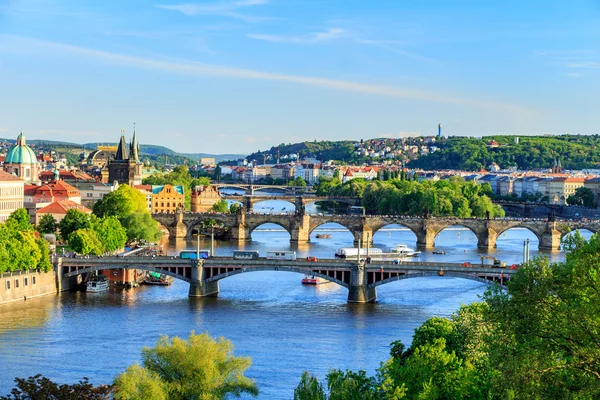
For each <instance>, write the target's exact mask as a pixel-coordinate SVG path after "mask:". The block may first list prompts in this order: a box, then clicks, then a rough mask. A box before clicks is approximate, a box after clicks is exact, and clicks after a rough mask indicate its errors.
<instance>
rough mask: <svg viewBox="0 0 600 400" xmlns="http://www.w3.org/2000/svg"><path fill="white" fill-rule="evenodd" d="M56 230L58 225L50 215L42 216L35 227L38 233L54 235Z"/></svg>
mask: <svg viewBox="0 0 600 400" xmlns="http://www.w3.org/2000/svg"><path fill="white" fill-rule="evenodd" d="M57 229H58V223H57V222H56V220H55V219H54V217H53V216H52V215H51V214H44V215H42V218H40V222H39V223H38V225H37V231H38V232H39V233H41V234H44V233H56V230H57Z"/></svg>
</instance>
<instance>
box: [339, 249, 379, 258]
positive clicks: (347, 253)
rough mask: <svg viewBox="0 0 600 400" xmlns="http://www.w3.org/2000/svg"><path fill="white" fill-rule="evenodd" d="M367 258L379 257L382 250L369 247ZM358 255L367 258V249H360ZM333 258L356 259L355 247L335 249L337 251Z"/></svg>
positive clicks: (356, 250)
mask: <svg viewBox="0 0 600 400" xmlns="http://www.w3.org/2000/svg"><path fill="white" fill-rule="evenodd" d="M368 253H369V257H371V256H375V257H377V256H380V255H382V254H383V250H381V249H378V248H376V247H370V248H369V251H368ZM360 255H361V256H365V257H366V256H367V249H366V248H361V249H360ZM335 256H336V257H338V258H350V257H355V258H356V257H357V256H358V248H357V247H345V248H342V249H337V251H336V252H335Z"/></svg>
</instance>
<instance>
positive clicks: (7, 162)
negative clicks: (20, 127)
mask: <svg viewBox="0 0 600 400" xmlns="http://www.w3.org/2000/svg"><path fill="white" fill-rule="evenodd" d="M3 169H4V171H5V172H8V173H9V174H14V175H15V176H18V177H20V178H23V179H24V180H25V181H26V182H31V183H37V182H39V181H40V178H39V163H38V160H37V157H36V155H35V153H34V152H33V150H32V149H31V147H29V146H27V142H26V140H25V136H24V135H23V132H21V133H20V134H19V136H17V143H16V144H15V145H14V146H13V147H11V148H10V150H8V153H6V158H5V159H4V165H3Z"/></svg>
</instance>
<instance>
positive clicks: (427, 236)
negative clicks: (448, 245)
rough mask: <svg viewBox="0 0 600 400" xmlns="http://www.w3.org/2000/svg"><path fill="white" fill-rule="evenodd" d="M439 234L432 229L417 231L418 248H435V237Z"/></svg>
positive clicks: (425, 228)
mask: <svg viewBox="0 0 600 400" xmlns="http://www.w3.org/2000/svg"><path fill="white" fill-rule="evenodd" d="M436 234H437V232H436V231H435V230H434V229H432V228H427V227H424V228H423V229H422V230H420V231H417V246H418V247H426V248H429V247H435V236H436Z"/></svg>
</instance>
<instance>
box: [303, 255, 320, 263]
mask: <svg viewBox="0 0 600 400" xmlns="http://www.w3.org/2000/svg"><path fill="white" fill-rule="evenodd" d="M306 261H312V262H317V261H319V260H317V257H311V256H309V257H306Z"/></svg>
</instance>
